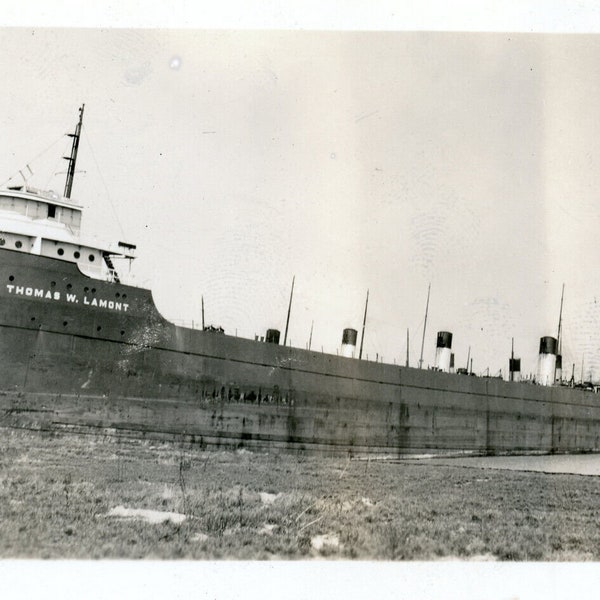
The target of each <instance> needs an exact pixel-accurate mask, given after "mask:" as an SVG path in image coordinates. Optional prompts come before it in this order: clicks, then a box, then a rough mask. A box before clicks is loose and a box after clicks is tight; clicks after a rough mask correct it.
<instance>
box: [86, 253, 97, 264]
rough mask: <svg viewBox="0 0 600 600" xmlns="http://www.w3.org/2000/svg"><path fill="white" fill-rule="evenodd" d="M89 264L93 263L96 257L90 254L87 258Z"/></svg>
mask: <svg viewBox="0 0 600 600" xmlns="http://www.w3.org/2000/svg"><path fill="white" fill-rule="evenodd" d="M88 258H89V259H90V262H94V260H96V257H95V256H94V255H93V254H90V255H89V257H88Z"/></svg>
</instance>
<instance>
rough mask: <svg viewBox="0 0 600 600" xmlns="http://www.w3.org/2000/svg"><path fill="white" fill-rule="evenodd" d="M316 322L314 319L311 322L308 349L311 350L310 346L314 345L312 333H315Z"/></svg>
mask: <svg viewBox="0 0 600 600" xmlns="http://www.w3.org/2000/svg"><path fill="white" fill-rule="evenodd" d="M314 324H315V322H314V321H311V322H310V336H309V337H308V349H309V350H310V347H311V346H312V333H313V327H314Z"/></svg>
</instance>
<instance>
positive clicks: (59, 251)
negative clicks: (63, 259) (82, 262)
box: [57, 248, 65, 256]
mask: <svg viewBox="0 0 600 600" xmlns="http://www.w3.org/2000/svg"><path fill="white" fill-rule="evenodd" d="M57 252H58V255H59V256H62V255H63V254H64V253H65V251H64V250H63V249H62V248H59V249H58V250H57Z"/></svg>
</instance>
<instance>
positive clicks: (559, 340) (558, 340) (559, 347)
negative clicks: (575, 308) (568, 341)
mask: <svg viewBox="0 0 600 600" xmlns="http://www.w3.org/2000/svg"><path fill="white" fill-rule="evenodd" d="M564 297H565V284H564V283H563V286H562V294H561V295H560V313H559V316H558V333H557V335H556V342H557V344H556V345H557V346H558V353H559V354H560V355H562V352H561V350H562V340H561V339H560V334H561V332H562V310H563V300H564Z"/></svg>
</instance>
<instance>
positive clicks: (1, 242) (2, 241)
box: [0, 238, 6, 246]
mask: <svg viewBox="0 0 600 600" xmlns="http://www.w3.org/2000/svg"><path fill="white" fill-rule="evenodd" d="M4 244H6V240H5V239H4V238H0V246H4Z"/></svg>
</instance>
